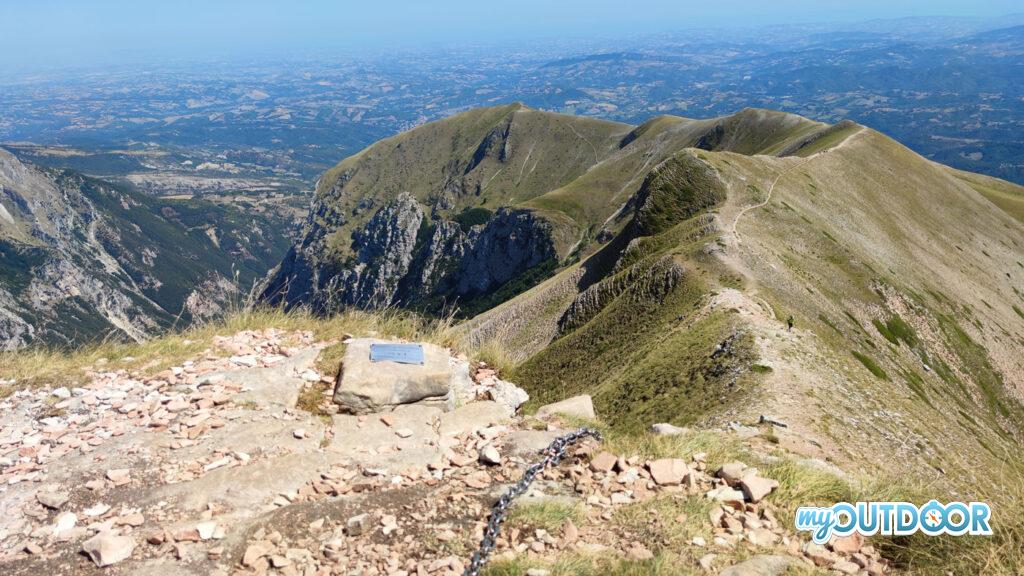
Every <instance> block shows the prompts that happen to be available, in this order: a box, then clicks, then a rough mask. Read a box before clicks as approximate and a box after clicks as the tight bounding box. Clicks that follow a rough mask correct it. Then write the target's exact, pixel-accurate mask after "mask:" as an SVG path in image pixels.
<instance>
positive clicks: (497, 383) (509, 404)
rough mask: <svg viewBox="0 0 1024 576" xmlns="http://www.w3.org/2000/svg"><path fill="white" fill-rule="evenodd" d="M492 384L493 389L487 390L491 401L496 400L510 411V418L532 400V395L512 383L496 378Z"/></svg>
mask: <svg viewBox="0 0 1024 576" xmlns="http://www.w3.org/2000/svg"><path fill="white" fill-rule="evenodd" d="M491 382H493V384H492V385H491V388H489V389H488V390H487V396H488V397H489V398H490V399H491V400H494V401H495V402H497V403H498V404H501V405H502V406H504V407H505V408H506V409H507V410H508V415H509V416H514V415H515V413H516V410H518V409H519V407H520V406H522V405H523V404H524V403H525V402H526V401H528V400H529V399H530V395H529V394H527V393H526V390H523V389H522V388H520V387H519V386H516V385H515V384H513V383H511V382H506V381H504V380H499V379H497V378H494V379H493V380H491Z"/></svg>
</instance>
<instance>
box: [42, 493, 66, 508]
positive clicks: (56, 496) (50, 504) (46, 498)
mask: <svg viewBox="0 0 1024 576" xmlns="http://www.w3.org/2000/svg"><path fill="white" fill-rule="evenodd" d="M36 500H38V501H39V503H40V504H42V505H43V506H46V507H47V508H49V509H51V510H59V509H60V507H61V506H63V505H65V504H67V502H68V495H67V494H65V493H63V492H39V493H37V494H36Z"/></svg>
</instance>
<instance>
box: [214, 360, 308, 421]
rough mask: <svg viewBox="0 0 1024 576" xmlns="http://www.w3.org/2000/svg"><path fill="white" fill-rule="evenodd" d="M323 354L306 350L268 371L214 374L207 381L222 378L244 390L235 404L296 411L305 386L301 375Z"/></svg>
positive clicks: (239, 371) (253, 369)
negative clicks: (300, 393) (251, 403)
mask: <svg viewBox="0 0 1024 576" xmlns="http://www.w3.org/2000/svg"><path fill="white" fill-rule="evenodd" d="M319 355H320V350H318V349H311V350H303V351H302V352H299V353H298V354H296V355H295V356H292V357H290V358H287V359H285V360H282V361H280V362H278V363H276V364H274V365H273V366H268V367H266V368H244V369H242V370H227V371H223V372H211V373H210V374H206V375H205V376H204V378H206V379H210V378H214V379H217V378H221V377H223V378H224V379H225V380H229V381H231V382H233V383H235V384H239V385H241V386H242V390H243V391H242V392H241V393H239V394H236V395H235V396H234V397H233V398H232V400H234V402H235V403H236V404H240V403H243V402H254V403H256V404H258V405H261V406H278V407H284V408H294V407H295V404H296V403H297V402H298V401H299V391H300V390H301V389H302V385H303V384H304V382H303V380H302V377H301V376H299V374H301V373H302V371H303V370H305V369H307V368H311V367H312V366H313V362H315V361H316V358H317V356H319Z"/></svg>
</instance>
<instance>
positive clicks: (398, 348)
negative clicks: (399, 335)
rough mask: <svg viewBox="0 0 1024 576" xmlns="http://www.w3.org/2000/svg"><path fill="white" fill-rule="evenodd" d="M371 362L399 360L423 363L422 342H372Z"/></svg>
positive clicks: (400, 361) (404, 362)
mask: <svg viewBox="0 0 1024 576" xmlns="http://www.w3.org/2000/svg"><path fill="white" fill-rule="evenodd" d="M370 362H397V363H399V364H419V365H420V366H422V365H423V346H422V345H420V344H370Z"/></svg>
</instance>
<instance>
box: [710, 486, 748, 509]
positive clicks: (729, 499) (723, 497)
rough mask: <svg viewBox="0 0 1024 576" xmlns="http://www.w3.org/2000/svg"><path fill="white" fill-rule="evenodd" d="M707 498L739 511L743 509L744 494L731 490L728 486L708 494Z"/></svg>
mask: <svg viewBox="0 0 1024 576" xmlns="http://www.w3.org/2000/svg"><path fill="white" fill-rule="evenodd" d="M705 496H706V497H707V499H708V500H715V501H718V502H721V503H723V504H725V505H726V506H729V507H731V508H735V509H737V510H739V509H742V508H743V502H744V500H743V492H740V491H739V490H736V489H734V488H730V487H728V486H720V487H718V488H715V489H714V490H711V491H710V492H708V493H707V494H706V495H705Z"/></svg>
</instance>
